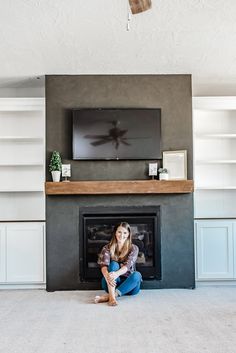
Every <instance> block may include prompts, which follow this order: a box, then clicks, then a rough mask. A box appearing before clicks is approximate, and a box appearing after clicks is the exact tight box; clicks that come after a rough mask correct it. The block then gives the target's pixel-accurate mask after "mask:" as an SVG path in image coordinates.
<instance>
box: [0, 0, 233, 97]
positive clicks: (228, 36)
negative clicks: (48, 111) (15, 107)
mask: <svg viewBox="0 0 236 353" xmlns="http://www.w3.org/2000/svg"><path fill="white" fill-rule="evenodd" d="M152 3H153V7H152V9H151V10H149V11H147V12H144V13H142V14H138V15H134V16H132V18H131V25H130V26H131V28H130V31H127V30H126V24H127V11H128V6H127V0H69V1H66V0H34V1H32V0H7V1H3V0H1V1H0V88H5V89H11V88H15V87H16V88H18V89H21V88H23V87H24V88H29V89H31V88H37V87H42V86H43V85H44V80H43V79H36V77H37V76H40V77H41V76H43V75H45V74H147V73H148V74H183V73H186V74H192V76H193V78H192V79H193V94H194V95H236V45H235V43H236V24H235V23H236V1H235V0H226V1H224V0H152Z"/></svg>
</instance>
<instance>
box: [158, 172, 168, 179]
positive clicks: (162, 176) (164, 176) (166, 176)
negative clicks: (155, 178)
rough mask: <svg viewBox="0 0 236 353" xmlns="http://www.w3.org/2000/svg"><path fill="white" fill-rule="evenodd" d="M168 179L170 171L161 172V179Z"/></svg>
mask: <svg viewBox="0 0 236 353" xmlns="http://www.w3.org/2000/svg"><path fill="white" fill-rule="evenodd" d="M168 179H169V174H168V173H160V174H159V180H168Z"/></svg>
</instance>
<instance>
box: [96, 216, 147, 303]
mask: <svg viewBox="0 0 236 353" xmlns="http://www.w3.org/2000/svg"><path fill="white" fill-rule="evenodd" d="M138 252H139V249H138V247H137V246H136V245H134V244H132V234H131V228H130V225H129V224H128V223H126V222H122V223H120V224H118V225H116V226H115V228H114V233H113V236H112V239H111V241H110V243H109V244H107V245H105V246H104V247H103V248H102V251H101V253H100V255H99V260H98V264H99V265H100V266H101V272H102V274H103V278H102V288H103V289H104V290H105V291H106V292H107V293H108V294H104V295H101V296H96V297H95V303H103V302H108V304H109V305H111V306H115V305H117V300H116V298H117V297H120V296H122V295H134V294H137V293H138V292H139V290H140V284H141V281H142V276H141V274H140V273H139V272H137V271H135V264H136V260H137V257H138Z"/></svg>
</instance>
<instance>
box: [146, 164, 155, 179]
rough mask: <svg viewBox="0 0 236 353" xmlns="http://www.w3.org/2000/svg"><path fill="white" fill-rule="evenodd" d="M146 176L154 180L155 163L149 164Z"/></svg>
mask: <svg viewBox="0 0 236 353" xmlns="http://www.w3.org/2000/svg"><path fill="white" fill-rule="evenodd" d="M148 175H149V176H151V177H152V178H153V179H154V176H157V162H156V163H149V172H148Z"/></svg>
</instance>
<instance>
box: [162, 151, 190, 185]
mask: <svg viewBox="0 0 236 353" xmlns="http://www.w3.org/2000/svg"><path fill="white" fill-rule="evenodd" d="M163 168H166V169H167V170H168V174H169V180H187V150H179V151H163Z"/></svg>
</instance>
